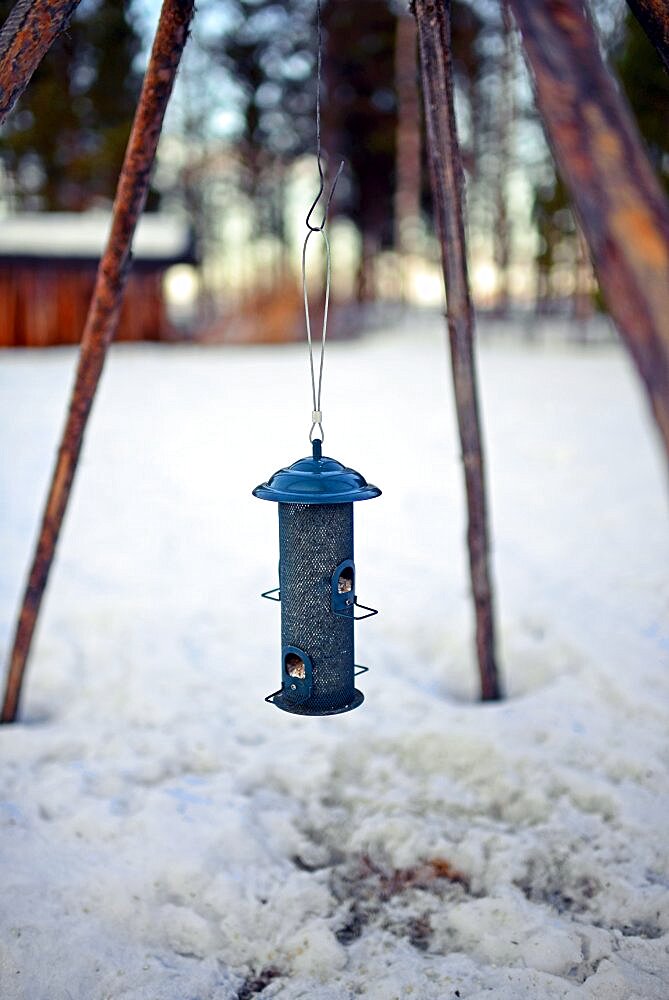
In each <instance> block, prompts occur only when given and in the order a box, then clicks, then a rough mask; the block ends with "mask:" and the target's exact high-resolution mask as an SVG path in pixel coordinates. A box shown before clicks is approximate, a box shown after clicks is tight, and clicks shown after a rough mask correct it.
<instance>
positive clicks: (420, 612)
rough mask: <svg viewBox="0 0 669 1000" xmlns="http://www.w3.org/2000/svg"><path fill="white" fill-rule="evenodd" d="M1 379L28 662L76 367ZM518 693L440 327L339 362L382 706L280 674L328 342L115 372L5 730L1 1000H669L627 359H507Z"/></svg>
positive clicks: (653, 508) (504, 348)
mask: <svg viewBox="0 0 669 1000" xmlns="http://www.w3.org/2000/svg"><path fill="white" fill-rule="evenodd" d="M74 360H75V359H74V354H73V353H72V352H71V351H69V350H64V351H53V352H50V353H19V352H5V353H3V354H2V355H0V408H1V414H2V415H1V419H0V453H1V454H2V457H3V462H2V470H1V479H0V501H1V516H0V552H1V553H2V571H1V574H0V642H1V647H0V648H2V649H6V648H7V642H8V640H9V633H10V628H11V623H12V616H13V614H14V611H15V607H16V604H17V601H18V597H19V591H20V586H21V578H22V575H23V573H24V570H25V566H26V563H27V559H28V555H29V551H30V545H31V538H32V535H33V532H34V529H35V525H36V522H37V517H38V511H39V507H40V504H41V499H42V495H43V490H44V488H45V484H46V480H47V476H48V472H49V469H50V464H51V460H52V456H53V451H54V447H55V442H56V439H57V432H58V430H59V427H60V423H61V420H62V414H63V411H64V404H65V398H66V393H67V390H68V386H69V381H70V378H71V373H72V368H73V364H74ZM480 362H481V364H480V367H481V382H482V397H483V403H484V410H485V416H486V425H487V440H488V455H489V468H490V481H491V488H492V490H491V492H492V497H493V522H494V534H495V552H494V559H495V562H494V564H495V575H496V580H497V585H498V594H499V607H498V617H499V623H500V636H501V651H502V660H503V664H504V668H505V674H506V684H507V688H508V691H509V694H510V697H509V699H508V700H507V701H506V702H504V703H502V704H499V705H494V706H490V705H489V706H485V707H484V706H481V705H478V704H476V703H475V702H474V701H473V694H474V691H475V673H474V666H473V663H472V655H471V652H470V634H471V617H470V609H469V604H468V599H467V578H466V572H465V555H464V550H463V535H464V522H463V504H462V498H461V486H460V477H459V470H458V449H457V444H456V438H455V434H454V425H453V419H452V412H451V410H452V407H451V404H450V386H449V382H448V374H447V367H446V354H445V350H444V345H443V331H442V329H441V325H440V323H439V322H438V321H436V320H435V321H434V322H430V323H427V324H421V323H418V324H416V328H415V329H409V330H405V331H404V332H401V333H399V332H396V333H394V334H392V335H385V336H381V335H376V336H372V337H369V338H367V339H365V340H363V341H361V342H357V343H350V344H337V345H333V346H332V348H331V351H330V355H329V359H328V364H327V369H326V384H325V395H324V411H325V420H326V433H327V438H328V440H327V448H326V452H327V453H328V454H332V455H334V456H335V457H337V458H339V459H341V460H344V461H346V462H347V463H349V464H351V465H353V466H354V467H355V468H358V469H360V470H361V471H362V472H363V473H364V474H365V475H366V477H367V478H368V479H369V480H370V481H371V482H374V483H376V484H377V485H379V486H381V488H382V489H383V490H384V495H383V497H381V498H380V499H378V500H374V501H373V502H369V503H364V504H359V505H357V506H356V532H357V548H356V561H357V565H358V580H359V594H360V599H361V600H362V601H363V602H364V603H366V604H372V605H374V606H376V607H379V608H381V610H382V614H381V615H379V617H378V618H375V619H372V620H371V621H369V622H364V623H362V624H361V625H360V626H358V630H357V644H358V645H357V648H358V657H359V660H360V662H362V663H368V664H369V665H370V667H371V670H370V673H369V674H367V675H366V676H365V677H364V678H363V684H362V685H361V686H362V687H363V688H364V690H365V693H366V697H367V700H366V702H365V704H364V706H363V707H362V708H361V709H359V710H358V711H356V712H352V713H351V714H350V715H344V716H335V717H331V718H326V719H321V720H319V719H313V720H312V719H300V718H295V717H293V716H289V715H285V714H283V713H281V712H279V711H277V710H275V709H273V708H271V707H270V706H268V705H266V704H265V702H264V701H263V697H264V695H266V694H267V693H269V692H270V691H273V690H275V688H276V687H277V686H278V682H279V642H278V639H279V636H278V631H279V611H278V606H273V605H271V604H269V603H268V602H265V601H261V600H259V598H258V595H259V593H260V591H261V590H264V589H266V588H268V587H270V586H273V585H275V577H276V562H277V530H276V509H275V507H274V506H273V505H271V504H268V503H262V502H260V501H257V500H254V499H253V498H252V497H251V495H250V490H251V489H252V487H254V486H255V485H256V484H257V483H258V482H260V481H261V480H263V479H265V478H267V476H268V475H269V474H270V473H271V472H273V471H274V469H276V468H277V467H279V466H281V465H284V464H287V463H289V462H291V461H293V460H295V459H296V458H298V457H299V456H300V455H301V454H303V453H306V451H307V447H306V446H305V431H306V430H308V426H307V425H308V417H309V411H310V406H309V400H308V391H307V371H306V364H305V354H304V351H303V350H302V349H300V348H292V347H290V348H285V349H235V348H227V349H226V348H222V349H221V348H195V347H192V348H189V347H167V346H165V347H155V346H153V347H142V346H139V347H137V346H124V347H119V348H116V349H114V351H113V353H112V356H111V359H110V361H109V365H108V369H107V370H106V372H105V376H104V381H103V386H102V389H101V393H100V397H99V399H98V401H97V404H96V408H95V411H94V415H93V420H92V424H91V427H90V432H89V435H88V438H87V446H86V451H85V455H84V461H83V464H82V467H81V469H80V475H79V477H78V480H77V484H76V490H75V496H74V499H73V503H72V506H71V509H70V512H69V515H68V519H67V523H66V526H65V531H64V534H63V538H62V542H61V546H60V550H59V554H58V560H57V564H56V566H55V570H54V572H53V575H52V581H51V588H50V591H49V594H48V599H47V601H46V605H45V608H44V615H43V619H42V622H41V627H40V631H39V635H38V640H37V642H36V645H35V648H34V655H33V658H32V663H31V672H30V678H29V684H28V687H27V692H26V698H25V702H24V722H23V724H21V725H20V726H17V727H13V728H5V729H3V730H2V731H0V756H1V759H2V764H1V768H2V779H1V780H2V784H1V787H0V797H1V801H0V825H1V827H2V831H1V834H0V852H1V856H2V857H1V868H0V878H1V882H2V898H3V902H2V907H1V908H0V996H2V998H3V1000H18V998H22V1000H105V998H113V1000H120V998H128V1000H129V998H132V1000H139V998H146V1000H196V998H197V1000H214V998H215V1000H228V998H230V1000H231V998H240V1000H249V998H251V997H255V996H260V995H261V996H262V998H263V1000H269V998H281V1000H298V998H301V1000H348V998H353V997H367V998H370V1000H394V998H402V1000H405V998H415V1000H444V998H452V997H458V996H459V997H462V998H469V1000H473V998H484V997H485V998H495V1000H523V998H528V1000H549V998H550V1000H553V998H558V997H559V998H574V1000H576V998H578V1000H580V998H583V1000H586V998H588V1000H590V998H592V1000H595V998H597V1000H666V998H667V996H669V954H668V952H669V836H667V833H668V831H669V785H668V782H667V765H668V763H669V747H668V741H667V701H668V698H667V696H668V693H669V673H668V671H667V666H668V660H669V623H668V615H667V608H668V605H669V580H668V575H667V566H669V543H668V537H667V507H666V476H665V472H664V469H663V466H662V462H661V460H660V455H659V450H658V449H657V448H656V443H655V438H654V435H653V432H652V429H651V427H650V423H649V420H648V419H647V416H646V411H645V403H644V401H643V400H642V398H641V394H640V391H639V389H638V387H637V382H636V378H635V376H634V375H633V373H632V371H631V369H630V366H629V364H628V361H627V358H626V357H624V356H622V354H620V353H619V351H618V350H617V349H616V348H615V347H614V346H611V345H609V346H601V345H599V346H596V347H591V348H587V349H584V348H579V347H576V346H567V345H564V344H556V343H554V344H553V345H550V344H536V345H534V346H527V345H526V346H522V345H521V344H520V343H514V342H513V341H511V342H510V341H509V340H506V341H503V340H501V339H500V338H494V339H489V340H486V339H485V338H484V342H483V344H482V347H481V357H480Z"/></svg>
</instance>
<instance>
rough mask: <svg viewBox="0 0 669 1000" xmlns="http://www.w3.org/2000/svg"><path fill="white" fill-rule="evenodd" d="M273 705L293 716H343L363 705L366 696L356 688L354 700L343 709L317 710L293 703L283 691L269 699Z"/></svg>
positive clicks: (342, 707) (343, 706)
mask: <svg viewBox="0 0 669 1000" xmlns="http://www.w3.org/2000/svg"><path fill="white" fill-rule="evenodd" d="M267 700H268V701H270V702H271V704H272V705H276V707H277V708H280V709H281V711H282V712H290V713H291V714H292V715H341V714H342V713H343V712H350V711H351V710H352V709H354V708H357V707H358V705H362V703H363V701H364V700H365V696H364V694H363V693H362V691H358V689H357V688H356V689H355V690H354V693H353V698H352V699H351V701H349V702H348V704H346V705H342V706H341V708H329V709H327V708H326V709H317V708H313V707H310V706H309V705H308V704H307V705H300V704H299V703H297V702H295V701H291V700H290V699H289V698H287V697H286V695H285V694H284V693H283V691H279V692H278V693H277V694H275V695H272V696H270V698H268V699H267Z"/></svg>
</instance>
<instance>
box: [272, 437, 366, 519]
mask: <svg viewBox="0 0 669 1000" xmlns="http://www.w3.org/2000/svg"><path fill="white" fill-rule="evenodd" d="M318 443H319V444H320V442H318ZM317 451H320V449H314V456H313V457H312V456H309V457H308V458H301V459H299V461H297V462H293V464H292V465H289V466H288V468H286V469H279V471H278V472H275V473H274V475H273V476H272V477H271V478H270V479H269V480H268V481H267V482H266V483H262V484H261V485H260V486H257V487H256V488H255V489H254V491H253V496H254V497H258V498H259V499H260V500H274V501H275V502H276V503H313V504H317V503H353V502H354V501H355V500H371V499H372V498H373V497H378V496H380V495H381V490H380V489H379V488H378V486H372V485H371V483H368V482H367V480H366V479H364V478H363V476H361V475H360V473H359V472H356V471H355V469H348V468H346V466H345V465H342V464H341V462H337V461H336V459H334V458H326V457H325V455H323V456H322V457H316V454H317Z"/></svg>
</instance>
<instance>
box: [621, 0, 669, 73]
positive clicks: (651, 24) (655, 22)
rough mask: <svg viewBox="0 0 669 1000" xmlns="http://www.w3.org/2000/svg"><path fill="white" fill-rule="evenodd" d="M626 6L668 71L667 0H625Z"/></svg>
mask: <svg viewBox="0 0 669 1000" xmlns="http://www.w3.org/2000/svg"><path fill="white" fill-rule="evenodd" d="M627 6H628V7H629V8H630V10H631V11H632V13H633V14H634V16H635V17H636V19H637V21H638V22H639V24H640V25H641V27H642V28H643V30H644V31H645V32H646V34H647V35H648V37H649V38H650V40H651V42H652V43H653V45H654V46H655V48H656V49H657V51H658V53H659V55H660V58H661V59H662V62H663V63H664V66H665V69H666V70H667V72H668V73H669V3H667V0H627Z"/></svg>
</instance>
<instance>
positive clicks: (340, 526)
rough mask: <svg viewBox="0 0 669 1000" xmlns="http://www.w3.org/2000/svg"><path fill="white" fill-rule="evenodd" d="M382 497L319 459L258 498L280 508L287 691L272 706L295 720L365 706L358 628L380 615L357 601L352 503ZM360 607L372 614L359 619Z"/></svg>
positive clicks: (278, 479) (278, 478) (275, 596)
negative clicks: (355, 632) (356, 646)
mask: <svg viewBox="0 0 669 1000" xmlns="http://www.w3.org/2000/svg"><path fill="white" fill-rule="evenodd" d="M380 494H381V490H379V489H378V488H377V487H376V486H371V485H370V484H369V483H367V482H366V481H365V480H364V479H363V477H362V476H361V475H360V473H359V472H355V471H354V470H353V469H347V468H346V467H345V466H343V465H342V464H341V463H340V462H336V461H335V460H334V459H333V458H325V457H324V456H323V454H322V451H321V442H320V440H318V439H316V440H314V441H313V455H312V456H311V457H310V458H302V459H300V460H299V461H298V462H295V463H294V464H293V465H291V466H289V467H288V468H287V469H281V470H280V471H279V472H275V473H274V475H273V476H272V477H271V479H270V480H269V481H268V482H266V483H263V484H262V485H261V486H258V487H257V488H256V489H255V490H254V491H253V495H254V496H256V497H259V498H260V499H261V500H273V501H274V502H275V503H278V505H279V586H278V587H277V588H276V589H274V590H269V591H266V592H265V593H264V594H263V595H262V596H263V597H267V598H269V599H270V600H275V601H280V602H281V687H280V689H279V690H278V691H275V692H274V693H273V694H271V695H269V696H268V698H267V701H269V702H271V703H272V704H274V705H276V706H277V707H278V708H281V709H283V711H284V712H293V713H294V714H296V715H336V714H339V713H340V712H348V711H350V710H351V709H352V708H357V707H358V705H360V704H362V702H363V700H364V695H363V694H362V692H361V691H358V690H357V689H356V687H355V677H356V675H357V674H359V673H362V672H363V671H364V670H366V669H367V668H366V667H356V665H355V661H354V652H353V648H354V643H353V622H354V621H356V620H360V619H362V618H369V617H371V616H372V615H375V614H377V611H376V610H374V608H368V607H365V605H363V604H359V603H358V599H357V597H356V593H355V563H354V559H353V504H354V502H355V501H357V500H371V499H372V498H373V497H378V496H380ZM356 607H358V608H360V609H361V610H363V611H364V612H365V613H364V614H362V615H356V614H355V608H356Z"/></svg>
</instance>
